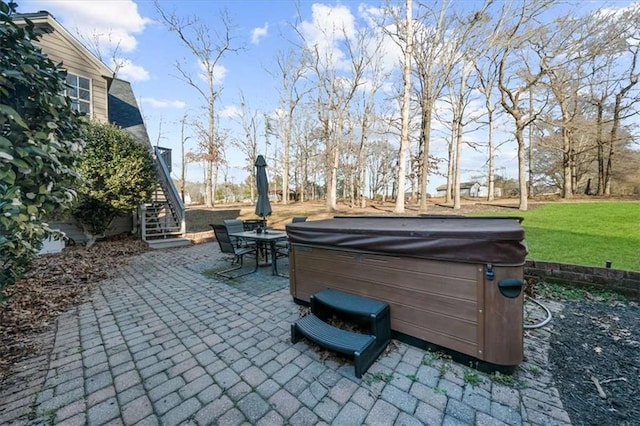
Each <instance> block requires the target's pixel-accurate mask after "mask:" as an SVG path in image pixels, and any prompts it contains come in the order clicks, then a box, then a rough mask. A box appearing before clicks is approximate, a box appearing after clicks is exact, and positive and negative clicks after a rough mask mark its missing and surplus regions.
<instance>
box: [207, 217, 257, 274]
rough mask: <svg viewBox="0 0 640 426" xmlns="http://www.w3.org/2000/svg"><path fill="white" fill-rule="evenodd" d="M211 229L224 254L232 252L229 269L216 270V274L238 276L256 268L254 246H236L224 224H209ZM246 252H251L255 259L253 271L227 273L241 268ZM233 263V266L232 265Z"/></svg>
mask: <svg viewBox="0 0 640 426" xmlns="http://www.w3.org/2000/svg"><path fill="white" fill-rule="evenodd" d="M209 226H211V228H212V229H213V232H214V234H215V235H216V240H217V241H218V245H219V246H220V251H221V252H222V253H226V254H232V255H233V259H232V261H231V265H232V267H231V268H229V269H225V270H224V271H219V272H216V275H220V276H221V277H224V278H238V277H242V276H244V275H247V274H250V273H252V272H255V271H257V270H258V254H257V250H256V247H255V246H254V247H238V246H237V245H235V244H234V242H233V241H232V239H231V238H230V237H229V231H228V230H227V227H226V226H225V225H221V224H209ZM247 254H253V255H254V257H255V259H256V267H255V269H254V270H253V271H249V272H245V273H242V274H239V275H228V273H229V272H231V271H235V270H238V269H240V268H242V266H243V261H244V256H245V255H247ZM233 265H235V266H233Z"/></svg>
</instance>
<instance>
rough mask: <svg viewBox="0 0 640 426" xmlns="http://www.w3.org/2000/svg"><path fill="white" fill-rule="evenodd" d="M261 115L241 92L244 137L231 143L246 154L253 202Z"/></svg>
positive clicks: (246, 169)
mask: <svg viewBox="0 0 640 426" xmlns="http://www.w3.org/2000/svg"><path fill="white" fill-rule="evenodd" d="M259 115H260V113H259V112H258V111H256V110H251V108H250V107H249V106H248V105H247V101H246V99H245V97H244V93H242V92H240V115H239V117H238V120H239V122H240V125H241V126H242V131H243V132H244V135H243V136H244V137H242V138H233V139H232V140H231V144H232V145H233V146H234V147H235V148H237V149H238V150H239V151H240V152H241V153H242V154H243V155H244V156H245V157H244V159H245V166H244V170H245V171H246V172H247V173H248V174H249V193H250V197H251V201H252V202H253V201H255V199H256V181H255V173H254V172H253V171H254V167H255V163H256V159H257V158H258V128H259V126H260V123H259V120H258V117H259Z"/></svg>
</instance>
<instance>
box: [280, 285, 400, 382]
mask: <svg viewBox="0 0 640 426" xmlns="http://www.w3.org/2000/svg"><path fill="white" fill-rule="evenodd" d="M310 302H311V313H310V314H309V315H307V316H305V317H303V318H300V319H299V320H297V321H296V322H295V323H293V324H292V325H291V342H292V343H296V342H298V341H299V340H300V339H301V338H302V337H306V338H308V339H309V340H311V341H313V342H315V343H317V344H318V345H320V346H322V347H324V348H327V349H330V350H333V351H335V352H339V353H342V354H344V355H348V356H352V357H353V359H354V367H355V375H356V377H358V378H361V377H362V375H363V374H364V373H365V372H366V371H367V369H368V368H369V367H370V366H371V364H373V363H374V362H375V360H376V359H377V358H378V356H380V354H381V353H382V352H383V351H384V349H385V348H386V347H387V345H388V344H389V342H390V341H391V319H390V318H391V317H390V314H389V305H388V304H387V303H384V302H380V301H378V300H373V299H369V298H366V297H362V296H356V295H353V294H349V293H344V292H341V291H338V290H333V289H330V288H328V289H325V290H323V291H321V292H319V293H316V294H314V295H312V296H311V298H310ZM334 316H335V317H337V319H338V321H339V322H345V323H350V324H354V325H357V326H360V327H362V328H364V329H366V332H365V333H356V332H353V331H348V330H344V329H342V328H338V327H335V326H333V325H330V324H328V323H327V321H329V320H330V319H331V318H332V317H334Z"/></svg>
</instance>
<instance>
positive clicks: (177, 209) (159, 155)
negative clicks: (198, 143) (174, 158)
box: [154, 146, 187, 234]
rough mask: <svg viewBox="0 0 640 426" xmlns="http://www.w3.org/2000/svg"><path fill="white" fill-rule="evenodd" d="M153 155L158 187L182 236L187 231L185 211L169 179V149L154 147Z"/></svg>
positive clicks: (176, 190)
mask: <svg viewBox="0 0 640 426" xmlns="http://www.w3.org/2000/svg"><path fill="white" fill-rule="evenodd" d="M154 153H155V157H156V170H157V175H158V180H159V181H160V186H161V187H162V190H163V191H164V193H165V196H166V197H167V203H168V206H169V209H170V210H171V212H172V213H173V215H174V217H175V218H176V222H178V223H180V232H181V233H182V234H184V233H185V232H186V230H187V226H186V220H185V218H186V210H185V207H184V202H183V201H182V198H181V197H180V194H179V193H178V189H177V188H176V186H175V184H174V183H173V180H172V179H171V149H169V148H163V147H159V146H156V147H154Z"/></svg>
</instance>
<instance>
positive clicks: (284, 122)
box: [276, 49, 307, 204]
mask: <svg viewBox="0 0 640 426" xmlns="http://www.w3.org/2000/svg"><path fill="white" fill-rule="evenodd" d="M276 64H277V67H278V77H279V78H280V84H281V86H280V109H281V112H280V114H278V116H277V117H276V119H278V121H279V129H280V131H279V137H280V139H281V140H282V204H288V203H289V174H290V150H291V146H292V144H293V134H294V126H295V122H296V120H295V110H296V108H297V107H298V104H299V103H300V101H301V99H302V97H303V96H304V94H305V93H304V90H303V89H301V88H300V82H301V80H302V77H303V76H304V73H305V72H306V71H307V68H306V67H307V65H306V59H305V58H304V52H298V51H295V50H293V49H290V50H288V51H287V52H286V53H282V52H281V53H279V54H278V56H277V57H276Z"/></svg>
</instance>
